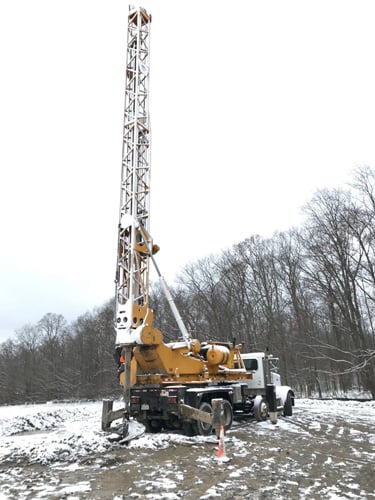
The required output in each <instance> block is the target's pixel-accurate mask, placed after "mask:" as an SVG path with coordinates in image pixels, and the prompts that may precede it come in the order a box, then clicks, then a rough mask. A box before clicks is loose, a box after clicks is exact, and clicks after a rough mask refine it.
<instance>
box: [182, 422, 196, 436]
mask: <svg viewBox="0 0 375 500" xmlns="http://www.w3.org/2000/svg"><path fill="white" fill-rule="evenodd" d="M182 430H183V431H184V434H185V435H186V436H195V435H196V429H195V426H194V422H190V421H189V420H184V421H183V422H182Z"/></svg>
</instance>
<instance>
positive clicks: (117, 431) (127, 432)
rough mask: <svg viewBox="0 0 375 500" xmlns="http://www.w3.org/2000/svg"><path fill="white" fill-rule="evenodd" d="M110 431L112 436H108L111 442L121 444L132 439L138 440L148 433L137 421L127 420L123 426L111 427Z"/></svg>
mask: <svg viewBox="0 0 375 500" xmlns="http://www.w3.org/2000/svg"><path fill="white" fill-rule="evenodd" d="M110 430H111V434H109V435H108V439H109V441H111V442H118V443H120V444H123V443H127V442H129V441H131V440H132V439H137V438H139V437H141V436H142V435H143V434H144V433H145V431H146V429H145V426H144V425H142V424H140V423H139V422H137V421H136V420H126V419H124V421H123V422H121V424H119V425H115V426H113V427H111V429H110Z"/></svg>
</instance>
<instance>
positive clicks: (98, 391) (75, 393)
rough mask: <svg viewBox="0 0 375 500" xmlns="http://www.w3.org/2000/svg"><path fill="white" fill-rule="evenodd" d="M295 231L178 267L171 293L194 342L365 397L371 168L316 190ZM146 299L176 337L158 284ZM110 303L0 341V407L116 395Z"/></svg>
mask: <svg viewBox="0 0 375 500" xmlns="http://www.w3.org/2000/svg"><path fill="white" fill-rule="evenodd" d="M304 212H305V215H306V217H305V222H304V224H303V226H302V227H301V228H298V229H292V230H290V231H288V232H285V233H276V234H275V235H274V236H273V237H272V238H269V239H264V238H261V237H259V236H252V237H250V238H248V239H247V240H245V241H242V242H241V243H239V244H237V245H235V246H233V247H232V248H231V249H230V250H228V251H224V252H221V253H219V254H218V255H215V256H210V257H206V258H204V259H202V260H199V261H198V262H195V263H192V264H189V265H187V266H186V267H185V268H184V270H183V272H182V273H181V275H180V276H179V280H178V285H177V286H175V287H174V289H173V290H172V291H173V295H174V297H175V300H176V303H177V306H178V308H179V310H180V313H181V315H182V316H183V318H184V320H185V322H186V325H187V327H188V329H189V330H190V332H191V333H192V335H193V336H194V337H197V338H198V339H199V340H207V339H212V340H225V341H228V340H229V341H232V340H235V341H236V342H237V343H239V342H242V343H243V344H244V350H245V351H255V350H265V349H269V350H270V351H271V352H272V353H273V354H275V355H278V356H279V357H280V361H281V363H280V365H281V369H282V373H281V375H282V377H283V380H284V382H285V383H287V384H289V385H291V386H292V387H294V388H295V390H296V391H297V392H298V393H299V394H302V395H311V394H318V395H321V396H322V395H324V394H327V393H330V394H332V393H333V394H340V393H347V392H348V391H350V390H352V389H355V390H357V389H363V390H366V391H368V392H369V393H370V394H372V397H374V398H375V331H374V327H375V325H374V319H373V318H374V311H375V170H374V169H371V168H369V167H363V168H360V169H358V170H357V171H356V172H355V174H354V176H353V183H352V185H351V186H350V189H349V188H348V190H343V189H335V190H322V191H319V192H317V193H316V194H315V196H314V197H313V199H312V200H311V201H310V202H309V203H308V204H307V205H306V207H305V208H304ZM151 305H152V307H153V309H154V312H155V323H156V326H158V327H159V328H160V329H161V330H162V331H163V333H164V336H165V340H166V341H168V339H175V338H176V337H178V335H179V333H178V330H177V326H176V324H175V322H174V319H173V317H172V314H171V312H170V310H169V305H168V303H167V301H166V300H165V299H164V297H163V294H162V291H161V289H160V288H159V287H158V285H157V284H155V285H153V290H152V300H151ZM113 309H114V308H113V301H110V302H108V303H107V304H105V305H104V306H102V307H101V308H99V309H97V310H95V311H93V312H92V313H88V314H85V315H83V316H81V317H79V318H78V319H77V321H75V322H74V323H73V324H71V325H68V324H67V322H66V321H65V319H64V318H63V317H62V316H61V315H57V314H51V313H49V314H46V315H45V316H44V317H43V318H42V319H41V320H40V321H39V322H38V324H36V325H26V326H24V327H23V328H21V329H20V330H19V331H18V332H16V335H15V338H14V339H10V340H8V341H7V342H5V343H3V344H2V345H0V403H9V402H21V401H35V400H43V401H44V400H46V399H61V398H72V397H73V398H96V397H99V396H108V395H109V394H119V389H118V383H117V377H116V370H115V366H114V361H113V358H112V353H113V349H114V341H115V338H114V327H113V317H114V310H113Z"/></svg>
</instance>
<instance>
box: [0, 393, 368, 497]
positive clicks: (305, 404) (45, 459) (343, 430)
mask: <svg viewBox="0 0 375 500" xmlns="http://www.w3.org/2000/svg"><path fill="white" fill-rule="evenodd" d="M100 421H101V402H92V403H75V404H72V403H66V404H45V405H24V406H9V407H0V500H4V499H20V500H21V499H25V500H26V499H27V500H29V499H61V498H65V499H69V500H75V499H112V500H124V499H128V498H134V499H138V498H146V499H158V500H162V499H168V500H174V499H179V498H187V499H192V500H197V499H201V500H206V499H214V498H224V499H227V498H228V499H229V498H230V499H231V500H235V499H242V498H248V499H268V498H273V499H294V498H295V499H305V498H306V499H309V498H312V499H320V498H324V499H341V498H343V499H344V498H345V499H371V498H374V499H375V493H374V491H375V468H374V464H375V402H374V401H372V402H362V403H361V402H354V401H334V400H333V401H317V400H308V399H299V400H297V401H296V407H295V411H294V415H293V417H289V418H280V419H279V421H278V423H277V424H276V425H274V426H273V425H271V424H270V423H269V422H264V423H256V422H247V423H243V422H242V423H241V422H238V423H235V424H234V425H233V427H232V429H231V430H230V431H229V432H228V434H227V436H226V437H225V451H226V457H227V458H228V461H225V462H223V461H219V460H218V459H217V441H216V438H214V437H208V438H204V437H198V436H196V437H192V438H188V437H186V436H182V435H180V434H175V433H162V434H144V435H142V436H141V437H139V438H138V439H135V440H133V441H131V442H130V443H129V444H127V445H124V446H120V445H118V444H116V443H111V442H110V441H109V440H108V439H107V436H106V435H105V434H104V433H103V432H101V430H100ZM135 429H136V430H135V432H137V433H139V431H140V427H139V426H135Z"/></svg>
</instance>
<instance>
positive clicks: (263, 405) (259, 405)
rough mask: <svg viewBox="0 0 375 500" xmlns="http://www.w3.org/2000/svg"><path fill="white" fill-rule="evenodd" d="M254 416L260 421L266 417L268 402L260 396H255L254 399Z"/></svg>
mask: <svg viewBox="0 0 375 500" xmlns="http://www.w3.org/2000/svg"><path fill="white" fill-rule="evenodd" d="M254 417H255V418H256V419H257V421H258V422H262V421H264V420H266V419H267V417H268V404H267V401H266V400H265V399H264V398H263V397H262V396H256V397H255V400H254Z"/></svg>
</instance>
